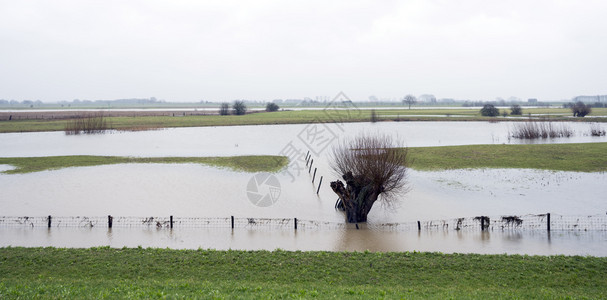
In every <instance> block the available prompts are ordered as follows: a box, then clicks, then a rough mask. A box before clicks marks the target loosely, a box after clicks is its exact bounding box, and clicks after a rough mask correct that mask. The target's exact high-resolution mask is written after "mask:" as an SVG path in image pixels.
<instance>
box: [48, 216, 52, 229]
mask: <svg viewBox="0 0 607 300" xmlns="http://www.w3.org/2000/svg"><path fill="white" fill-rule="evenodd" d="M48 228H51V215H48Z"/></svg>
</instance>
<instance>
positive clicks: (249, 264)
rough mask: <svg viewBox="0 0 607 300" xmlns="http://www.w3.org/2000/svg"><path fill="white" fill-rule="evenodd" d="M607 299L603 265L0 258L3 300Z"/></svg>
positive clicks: (24, 251) (105, 253)
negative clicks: (208, 299) (34, 299)
mask: <svg viewBox="0 0 607 300" xmlns="http://www.w3.org/2000/svg"><path fill="white" fill-rule="evenodd" d="M606 296H607V258H604V257H603V258H599V257H580V256H574V257H567V256H520V255H512V256H508V255H476V254H438V253H409V252H404V253H381V252H378V253H372V252H287V251H280V250H278V251H273V252H268V251H214V250H169V249H141V248H137V249H125V248H123V249H111V248H108V247H101V248H91V249H59V248H0V298H2V299H15V298H22V299H32V298H82V299H91V298H108V299H116V298H146V299H147V298H171V299H172V298H219V299H222V298H225V299H233V298H247V299H249V298H256V299H257V298H263V299H268V298H272V299H273V298H315V297H316V298H320V299H326V298H336V299H343V298H359V299H369V298H372V299H376V298H388V299H397V298H436V299H444V298H475V299H481V298H484V299H496V298H500V299H505V298H517V299H537V298H541V299H546V298H588V299H599V298H604V297H606Z"/></svg>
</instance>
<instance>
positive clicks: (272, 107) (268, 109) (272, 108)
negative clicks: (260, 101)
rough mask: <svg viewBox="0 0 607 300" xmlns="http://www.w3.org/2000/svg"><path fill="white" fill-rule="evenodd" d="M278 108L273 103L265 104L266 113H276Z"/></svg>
mask: <svg viewBox="0 0 607 300" xmlns="http://www.w3.org/2000/svg"><path fill="white" fill-rule="evenodd" d="M279 108H280V107H279V106H278V104H276V103H273V102H268V104H266V111H270V112H271V111H277V110H278V109H279Z"/></svg>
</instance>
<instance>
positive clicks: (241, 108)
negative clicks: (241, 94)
mask: <svg viewBox="0 0 607 300" xmlns="http://www.w3.org/2000/svg"><path fill="white" fill-rule="evenodd" d="M232 111H233V114H235V115H237V116H241V115H244V114H246V113H247V106H246V105H245V104H244V101H242V100H236V101H234V104H232Z"/></svg>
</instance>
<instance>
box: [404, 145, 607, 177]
mask: <svg viewBox="0 0 607 300" xmlns="http://www.w3.org/2000/svg"><path fill="white" fill-rule="evenodd" d="M605 153H607V143H584V144H545V145H540V144H538V145H469V146H447V147H419V148H409V154H410V158H411V161H412V164H411V167H413V168H414V169H419V170H446V169H466V168H529V169H543V170H555V171H577V172H605V171H607V156H606V155H605Z"/></svg>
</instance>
